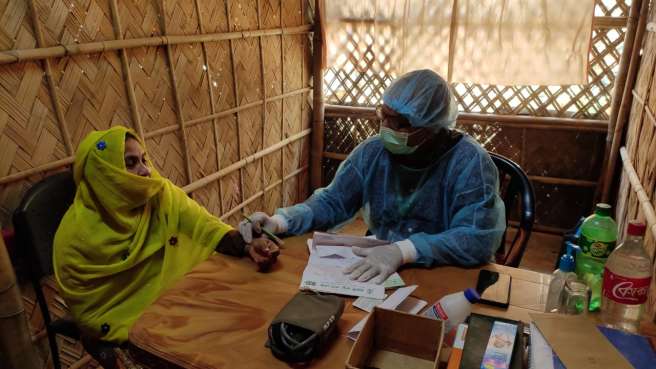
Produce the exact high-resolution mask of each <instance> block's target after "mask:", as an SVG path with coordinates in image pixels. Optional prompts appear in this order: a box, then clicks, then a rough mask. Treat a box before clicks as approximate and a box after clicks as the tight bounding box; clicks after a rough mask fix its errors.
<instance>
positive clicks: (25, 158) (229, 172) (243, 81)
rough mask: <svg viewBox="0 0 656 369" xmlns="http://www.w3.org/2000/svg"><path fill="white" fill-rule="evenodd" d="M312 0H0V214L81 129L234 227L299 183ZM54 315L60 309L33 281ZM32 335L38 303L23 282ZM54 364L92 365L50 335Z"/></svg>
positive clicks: (305, 160)
mask: <svg viewBox="0 0 656 369" xmlns="http://www.w3.org/2000/svg"><path fill="white" fill-rule="evenodd" d="M313 8H314V0H194V1H172V0H69V1H65V2H64V1H60V0H0V224H1V225H4V226H8V225H9V224H10V222H11V212H12V211H13V209H14V208H15V207H16V206H17V204H18V202H19V201H20V199H21V197H22V194H23V193H24V192H25V190H26V189H27V188H29V186H30V185H31V184H32V183H34V182H36V181H38V180H40V179H41V178H43V177H45V176H47V175H49V174H51V173H53V172H55V171H60V170H66V169H70V164H71V163H72V161H73V155H74V152H75V149H76V147H77V145H78V143H79V142H80V141H81V140H82V139H83V138H84V136H85V135H86V134H87V133H89V132H90V131H91V130H94V129H106V128H108V127H110V126H112V125H115V124H122V125H126V126H129V127H132V128H134V129H135V130H136V131H137V132H138V133H139V134H141V135H142V136H143V137H144V138H145V143H146V146H147V147H146V149H147V150H148V152H149V155H150V157H151V158H152V160H153V162H154V164H155V166H156V167H157V168H158V170H159V171H160V172H161V173H162V174H163V175H165V176H166V177H168V178H169V179H171V180H172V181H173V182H174V183H176V184H177V185H179V186H181V187H183V188H184V189H185V190H186V191H187V192H189V193H190V194H191V196H193V198H194V199H196V200H197V201H198V202H200V203H201V204H203V205H204V206H205V207H207V208H208V209H209V210H210V211H211V212H212V213H214V214H215V215H217V216H220V217H222V219H223V220H224V221H226V222H228V223H230V224H233V225H235V224H236V223H237V222H238V221H239V220H240V217H241V213H242V212H246V213H250V212H252V211H256V210H264V211H268V212H272V211H273V210H274V209H275V208H277V207H280V206H286V205H291V204H293V203H296V202H298V201H301V200H303V199H305V198H306V197H307V194H308V192H309V156H310V151H309V149H310V147H309V144H310V125H311V116H312V109H311V99H312V81H311V75H312V63H311V60H312V55H311V47H312V43H311V38H310V36H311V34H310V33H311V31H312V27H313V25H312V24H311V23H312V14H313V12H314V9H313ZM45 290H46V291H47V295H48V300H49V302H50V305H51V309H52V311H53V314H55V315H56V316H61V315H63V314H64V313H65V307H64V306H63V304H62V301H61V298H60V297H58V295H57V293H56V289H55V288H54V284H53V283H51V282H47V283H46V285H45ZM24 300H25V303H26V309H27V311H28V312H29V316H30V323H31V326H32V329H33V333H34V334H35V336H36V337H38V338H39V339H38V340H37V343H38V344H39V348H40V349H41V352H42V353H43V354H44V356H47V353H48V349H47V344H46V340H43V338H44V331H43V322H42V318H41V314H40V312H39V311H38V308H36V305H35V304H34V298H33V296H32V294H31V293H30V291H29V288H28V289H25V290H24ZM60 351H61V355H62V361H63V363H64V367H68V366H69V365H74V366H76V367H77V368H95V367H97V364H96V363H95V362H94V361H93V360H91V359H90V357H89V356H88V355H87V356H85V354H84V352H83V350H82V348H81V345H80V344H79V343H78V342H76V341H72V340H66V339H64V338H61V337H60Z"/></svg>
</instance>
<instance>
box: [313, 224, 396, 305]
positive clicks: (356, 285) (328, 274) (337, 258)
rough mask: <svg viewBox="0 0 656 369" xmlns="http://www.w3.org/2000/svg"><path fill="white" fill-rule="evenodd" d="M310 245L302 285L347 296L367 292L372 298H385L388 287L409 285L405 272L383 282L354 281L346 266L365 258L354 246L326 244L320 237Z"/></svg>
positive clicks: (337, 239)
mask: <svg viewBox="0 0 656 369" xmlns="http://www.w3.org/2000/svg"><path fill="white" fill-rule="evenodd" d="M315 234H316V233H315ZM329 236H331V237H332V238H330V240H329V241H331V242H337V241H339V240H340V238H339V237H338V236H336V235H329ZM340 237H341V236H340ZM345 237H348V238H349V239H353V238H358V239H361V238H363V237H355V236H345ZM325 238H326V237H324V239H325ZM342 238H343V237H342ZM376 241H377V240H376ZM377 242H378V241H377ZM307 245H308V251H309V252H310V257H309V258H308V263H307V266H306V267H305V270H304V271H303V277H302V280H301V284H300V289H309V290H313V291H318V292H326V293H335V294H341V295H347V296H364V297H368V298H375V299H383V298H384V296H385V288H393V287H400V286H404V285H405V282H404V281H403V279H401V276H400V275H399V274H398V273H394V274H392V275H390V276H389V277H388V278H387V280H385V282H384V283H383V284H375V283H373V282H357V281H352V280H351V279H350V278H349V277H348V276H347V275H345V274H344V272H343V270H344V268H346V267H348V266H350V265H352V264H353V263H356V262H357V261H359V260H362V259H363V258H362V257H361V256H357V255H355V254H354V253H353V251H351V247H348V246H338V245H322V244H318V243H317V242H316V240H308V241H307Z"/></svg>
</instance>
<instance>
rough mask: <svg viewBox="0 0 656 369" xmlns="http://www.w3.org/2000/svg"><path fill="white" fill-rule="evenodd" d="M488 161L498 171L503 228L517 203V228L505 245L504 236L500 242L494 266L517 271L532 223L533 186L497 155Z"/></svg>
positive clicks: (515, 167)
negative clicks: (504, 219)
mask: <svg viewBox="0 0 656 369" xmlns="http://www.w3.org/2000/svg"><path fill="white" fill-rule="evenodd" d="M490 156H491V157H492V161H493V162H494V164H495V165H496V166H497V169H498V170H499V192H500V196H501V198H502V199H503V202H504V204H505V207H506V228H507V226H508V218H509V217H510V214H511V213H512V211H513V210H514V209H515V207H516V206H517V201H519V228H518V229H517V233H516V234H515V236H514V237H513V239H512V241H511V242H510V243H509V244H506V233H507V231H506V232H504V234H503V238H502V239H501V247H499V250H498V251H497V253H496V255H495V259H496V262H497V263H498V264H502V265H506V266H511V267H515V268H516V267H518V266H519V263H520V262H521V261H522V256H523V255H524V251H525V250H526V246H527V245H528V240H529V238H530V237H531V231H532V229H533V221H534V220H535V195H534V194H533V185H531V182H530V181H529V179H528V176H527V175H526V173H524V171H523V170H522V168H521V167H520V166H519V165H517V163H515V162H514V161H512V160H510V159H508V158H506V157H504V156H501V155H499V154H495V153H490Z"/></svg>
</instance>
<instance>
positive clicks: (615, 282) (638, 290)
mask: <svg viewBox="0 0 656 369" xmlns="http://www.w3.org/2000/svg"><path fill="white" fill-rule="evenodd" d="M649 282H651V277H645V278H627V277H623V276H621V275H619V274H615V273H613V272H611V271H610V270H608V268H604V282H603V287H602V291H603V294H604V296H606V297H608V298H609V299H611V300H613V301H615V302H618V303H620V304H626V305H640V304H643V303H644V302H645V301H647V293H648V292H649Z"/></svg>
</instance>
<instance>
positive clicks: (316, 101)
mask: <svg viewBox="0 0 656 369" xmlns="http://www.w3.org/2000/svg"><path fill="white" fill-rule="evenodd" d="M321 1H322V0H316V3H315V6H314V27H315V30H314V34H313V35H312V37H313V42H312V48H313V54H314V55H313V58H312V60H313V70H312V83H313V86H312V87H313V90H312V91H313V94H312V102H313V103H312V105H313V107H312V118H313V119H312V148H311V155H310V160H311V161H312V167H311V168H312V169H311V173H310V176H311V178H312V182H311V183H312V190H315V189H317V188H319V187H321V185H322V184H323V179H322V178H321V177H322V170H321V160H322V158H321V156H322V153H323V147H324V142H323V136H324V101H323V62H322V61H323V42H324V40H323V39H322V37H321V35H322V28H323V27H324V25H323V23H322V21H321V7H322V4H321Z"/></svg>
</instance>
